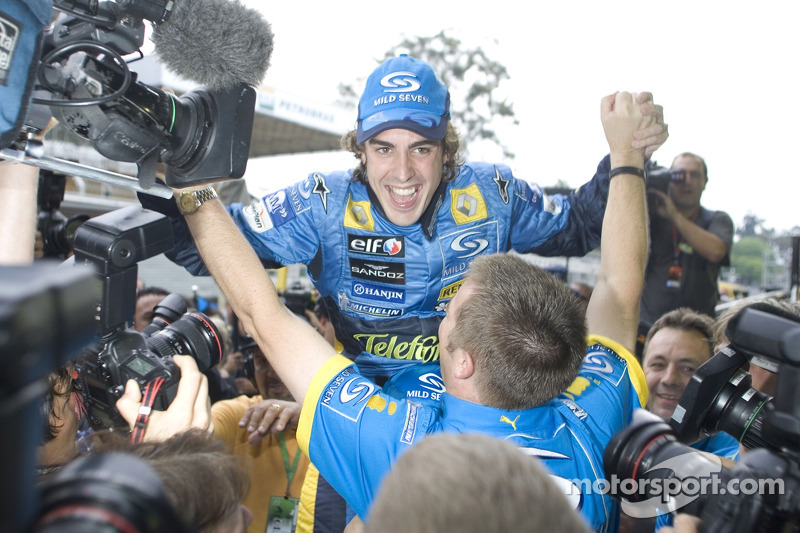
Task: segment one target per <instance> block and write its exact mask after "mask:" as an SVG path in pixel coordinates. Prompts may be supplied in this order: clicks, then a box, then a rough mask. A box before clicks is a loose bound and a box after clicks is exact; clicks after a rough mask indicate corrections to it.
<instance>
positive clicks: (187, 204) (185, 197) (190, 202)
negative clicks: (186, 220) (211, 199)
mask: <svg viewBox="0 0 800 533" xmlns="http://www.w3.org/2000/svg"><path fill="white" fill-rule="evenodd" d="M179 207H180V208H181V211H183V212H184V213H194V211H195V210H196V209H197V200H196V199H195V197H194V193H191V192H184V193H181V197H180V200H179Z"/></svg>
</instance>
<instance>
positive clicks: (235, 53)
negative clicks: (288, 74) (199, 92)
mask: <svg viewBox="0 0 800 533" xmlns="http://www.w3.org/2000/svg"><path fill="white" fill-rule="evenodd" d="M152 38H153V43H154V45H155V54H156V55H157V56H158V57H159V58H160V59H161V60H162V61H163V63H164V65H165V66H166V67H167V68H168V69H170V70H171V71H173V72H174V73H175V74H177V75H178V76H181V77H183V78H186V79H188V80H191V81H194V82H197V83H199V84H201V85H203V86H205V87H207V88H209V89H212V90H225V89H229V88H231V87H233V86H234V85H236V84H238V83H246V84H248V85H253V86H256V87H257V86H258V85H259V84H260V83H261V81H262V79H263V78H264V75H265V74H266V72H267V68H268V67H269V60H270V55H271V54H272V28H271V27H270V24H269V23H268V22H267V21H266V20H265V19H264V17H263V16H262V15H261V13H259V12H258V11H256V10H255V9H251V8H248V7H246V6H244V5H243V4H241V3H240V2H239V1H238V0H175V7H174V8H173V11H172V14H171V15H170V18H169V20H167V21H166V22H164V23H162V24H159V25H157V26H156V27H155V28H154V30H153V37H152Z"/></svg>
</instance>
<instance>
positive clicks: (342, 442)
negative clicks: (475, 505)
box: [298, 336, 647, 531]
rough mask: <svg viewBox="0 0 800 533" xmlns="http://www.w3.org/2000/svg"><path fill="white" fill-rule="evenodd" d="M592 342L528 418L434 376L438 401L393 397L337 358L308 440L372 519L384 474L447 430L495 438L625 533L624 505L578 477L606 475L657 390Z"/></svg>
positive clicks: (607, 345) (625, 355)
mask: <svg viewBox="0 0 800 533" xmlns="http://www.w3.org/2000/svg"><path fill="white" fill-rule="evenodd" d="M589 343H590V345H589V346H588V348H587V354H586V358H585V359H584V362H583V364H582V366H581V369H580V372H579V374H578V376H577V378H576V379H575V380H574V382H573V383H572V385H571V386H570V387H569V389H568V390H567V391H565V392H564V393H563V394H562V395H560V396H559V397H558V398H555V399H553V400H551V401H550V402H548V403H547V404H545V405H541V406H538V407H534V408H532V409H527V410H521V411H509V410H503V409H497V408H493V407H487V406H483V405H478V404H474V403H471V402H468V401H465V400H461V399H459V398H456V397H454V396H451V395H449V394H447V393H446V392H443V390H442V388H441V382H440V381H439V382H437V381H436V380H435V379H433V378H432V375H433V374H432V373H431V372H429V371H428V370H430V369H428V370H426V371H425V375H426V376H427V377H426V379H425V380H424V381H425V383H427V384H428V385H429V391H430V393H431V394H430V395H428V396H427V397H425V398H423V399H422V400H423V401H416V400H413V399H412V400H409V399H407V398H404V397H402V395H399V394H398V395H393V394H392V393H391V390H390V389H391V385H390V386H389V387H387V390H388V391H389V392H387V391H384V390H383V389H382V388H381V387H378V386H377V385H375V384H374V383H372V382H371V381H370V380H368V379H367V378H365V377H364V376H363V375H362V374H361V373H359V371H358V370H357V368H356V367H355V366H354V365H353V362H352V361H351V360H349V359H347V358H345V357H342V356H337V357H334V358H332V359H331V360H329V361H328V362H327V363H326V365H325V366H324V367H323V368H322V369H321V370H320V372H319V373H318V374H317V375H316V376H315V378H314V382H313V383H312V385H311V387H310V388H309V391H308V392H307V394H306V399H305V404H304V406H303V412H302V415H301V419H300V426H299V428H298V440H299V442H300V443H301V446H302V447H303V448H304V449H305V450H306V451H307V453H308V455H309V458H310V459H311V461H312V462H313V463H314V465H315V466H316V467H317V468H318V469H319V471H320V473H321V474H322V475H323V476H324V477H325V479H326V480H327V481H328V482H329V483H330V484H331V485H332V486H333V487H334V488H335V489H336V490H337V492H339V493H340V494H341V495H342V496H343V497H344V498H345V500H347V502H348V503H349V504H350V505H351V506H352V507H353V508H354V509H355V511H356V512H357V513H358V515H359V516H360V517H362V518H363V519H366V518H367V516H368V513H369V507H370V504H371V503H372V500H373V499H374V497H375V496H376V494H377V491H378V487H379V486H380V483H381V480H382V479H383V476H385V475H386V474H387V473H388V471H389V470H390V468H391V467H392V465H393V464H394V462H395V461H396V460H397V458H398V457H399V456H400V454H402V453H403V452H404V451H406V450H407V449H408V448H410V447H411V446H412V445H413V444H415V443H416V442H418V441H419V440H420V439H422V438H424V437H425V436H426V435H428V434H431V433H435V432H439V431H449V432H459V433H481V434H486V435H491V436H493V437H497V438H500V439H503V440H507V441H509V442H512V443H514V444H515V445H517V446H519V447H520V448H523V449H524V451H525V452H526V453H528V454H530V455H532V456H536V457H538V458H539V459H541V460H542V461H543V463H544V464H545V465H546V467H547V468H548V469H549V470H550V472H551V475H552V476H553V479H554V480H555V482H556V483H557V484H558V485H559V486H560V487H561V488H563V489H564V492H565V494H566V495H567V498H568V499H569V501H571V503H572V504H573V505H574V506H575V508H576V509H579V510H580V512H581V513H582V514H583V515H584V517H585V518H586V519H587V521H588V522H589V524H590V525H591V526H592V527H594V528H595V529H596V530H598V531H615V530H616V529H617V527H618V504H617V503H616V502H615V501H614V500H613V499H612V498H611V497H609V496H605V495H601V494H584V493H582V492H581V490H580V488H579V486H576V485H575V484H574V483H573V480H589V481H595V480H600V479H603V478H604V473H603V465H602V457H603V451H604V450H605V447H606V445H607V444H608V442H609V440H610V439H611V437H612V436H613V435H614V434H616V433H617V432H618V431H619V430H621V429H623V428H624V427H625V426H627V425H628V423H629V422H630V420H631V415H632V413H633V411H634V409H636V408H638V407H640V406H642V405H645V404H646V401H647V397H646V395H647V392H646V391H647V386H646V383H645V380H644V374H643V372H642V370H641V367H640V366H639V364H638V362H636V360H635V358H634V357H633V356H632V355H631V354H630V353H629V352H628V351H627V350H625V349H624V348H623V347H621V346H620V345H618V344H616V343H614V342H613V341H610V340H608V339H605V338H602V337H596V336H593V337H590V339H589ZM409 371H413V369H409ZM400 388H401V389H405V388H406V386H405V385H403V386H401V387H400ZM421 390H425V385H424V384H423V386H422V387H421ZM434 395H435V396H434ZM435 397H438V398H439V399H440V400H441V401H440V403H439V404H437V403H436V402H435V399H434V398H435Z"/></svg>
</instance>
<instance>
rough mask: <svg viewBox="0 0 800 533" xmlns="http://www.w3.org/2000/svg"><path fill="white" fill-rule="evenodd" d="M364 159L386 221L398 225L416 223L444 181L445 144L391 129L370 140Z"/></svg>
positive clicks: (369, 178) (405, 131)
mask: <svg viewBox="0 0 800 533" xmlns="http://www.w3.org/2000/svg"><path fill="white" fill-rule="evenodd" d="M361 157H362V163H363V164H364V166H365V168H366V171H367V181H368V182H369V186H370V187H371V188H372V191H373V192H374V193H375V195H376V196H377V197H378V201H380V204H381V207H383V211H384V213H385V214H386V218H388V219H389V221H390V222H391V223H393V224H396V225H398V226H410V225H411V224H414V223H416V222H417V221H418V220H419V219H420V217H421V216H422V213H423V212H424V211H425V209H426V208H427V207H428V204H429V203H430V202H431V199H432V198H433V194H434V193H435V192H436V188H437V187H439V184H440V183H441V181H442V167H443V165H444V162H445V159H444V152H443V147H442V143H441V142H440V141H430V140H428V139H426V138H425V137H423V136H421V135H418V134H416V133H414V132H411V131H408V130H403V129H391V130H386V131H383V132H381V133H379V134H377V135H375V136H374V137H372V138H371V139H369V140H368V141H366V142H365V143H364V152H363V153H362V156H361Z"/></svg>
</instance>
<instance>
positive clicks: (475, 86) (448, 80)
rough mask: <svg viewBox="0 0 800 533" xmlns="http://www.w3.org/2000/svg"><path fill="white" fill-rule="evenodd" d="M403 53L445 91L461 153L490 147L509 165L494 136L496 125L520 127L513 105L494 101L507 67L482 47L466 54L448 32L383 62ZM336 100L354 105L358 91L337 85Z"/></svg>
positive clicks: (417, 41) (402, 48) (407, 42)
mask: <svg viewBox="0 0 800 533" xmlns="http://www.w3.org/2000/svg"><path fill="white" fill-rule="evenodd" d="M401 53H405V54H408V55H410V56H411V57H415V58H418V59H422V60H424V61H426V62H427V63H428V64H430V65H431V67H433V70H434V71H435V72H436V73H438V74H439V77H440V78H441V80H442V81H443V82H444V83H445V85H447V87H448V89H449V90H450V102H451V105H450V115H451V117H452V121H453V125H454V126H456V128H457V129H458V131H459V133H460V134H461V140H462V143H463V148H464V151H465V153H466V152H467V149H468V146H469V143H470V142H475V141H489V142H492V143H494V144H495V145H497V146H498V147H499V148H500V149H501V150H502V151H503V156H504V157H505V158H508V159H513V157H514V153H513V152H511V151H510V150H509V148H508V147H507V146H506V145H504V144H503V143H502V142H501V141H500V138H499V137H498V135H497V132H496V131H495V128H496V125H497V124H498V123H500V122H506V123H509V124H513V125H516V124H518V121H517V119H516V118H515V116H514V109H513V104H512V103H511V102H509V101H508V100H507V99H505V98H502V96H498V95H499V94H500V93H499V91H497V88H498V87H500V85H501V84H502V82H503V81H504V80H507V79H509V74H508V71H507V70H506V67H505V66H503V65H502V64H500V63H499V62H497V61H495V60H494V59H492V57H490V56H489V54H487V53H486V51H485V49H484V48H483V47H475V48H467V47H465V46H463V45H462V43H461V41H460V40H459V39H457V38H455V37H452V36H450V35H448V34H447V33H446V31H441V32H439V33H438V34H436V35H434V36H432V37H413V38H409V37H407V38H405V39H404V40H403V41H402V42H401V43H399V44H398V45H397V46H395V47H393V48H392V49H390V50H389V51H387V52H386V54H385V55H384V57H383V59H381V62H382V61H384V60H386V59H388V58H390V57H395V56H397V55H399V54H401ZM363 82H364V80H359V84H358V87H363V84H364V83H363ZM339 94H340V96H341V101H342V102H343V103H345V104H348V105H354V106H357V105H358V98H359V96H360V89H356V88H354V86H353V85H345V84H340V85H339Z"/></svg>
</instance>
